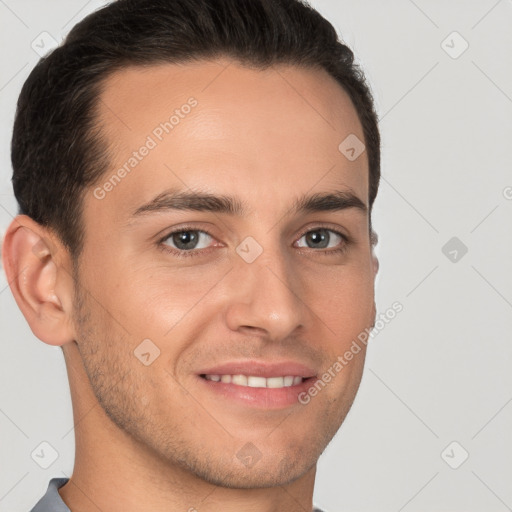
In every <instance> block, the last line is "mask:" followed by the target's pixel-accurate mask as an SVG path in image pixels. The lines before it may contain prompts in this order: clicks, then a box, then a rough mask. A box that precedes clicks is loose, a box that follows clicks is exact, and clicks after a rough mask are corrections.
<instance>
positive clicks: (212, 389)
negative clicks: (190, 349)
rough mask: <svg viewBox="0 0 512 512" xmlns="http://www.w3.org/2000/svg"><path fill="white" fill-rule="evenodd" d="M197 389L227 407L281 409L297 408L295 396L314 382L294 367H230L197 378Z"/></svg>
mask: <svg viewBox="0 0 512 512" xmlns="http://www.w3.org/2000/svg"><path fill="white" fill-rule="evenodd" d="M197 376H198V378H199V380H200V382H201V383H202V384H201V386H203V388H204V389H205V390H207V391H208V392H209V393H211V396H213V397H214V398H216V399H220V400H223V401H228V402H229V403H230V405H236V404H238V405H240V406H242V407H253V408H259V409H282V408H286V407H290V406H293V405H297V404H299V403H300V402H299V395H300V394H301V393H303V392H305V391H306V390H307V389H308V388H309V387H311V386H312V385H313V384H314V382H315V381H316V380H317V377H316V375H315V372H314V371H313V370H312V369H311V368H309V367H307V366H304V365H301V364H296V363H291V362H288V363H281V364H264V363H261V362H244V363H240V362H238V363H232V364H225V365H222V366H217V367H214V368H209V369H205V370H204V371H202V372H201V373H199V374H197Z"/></svg>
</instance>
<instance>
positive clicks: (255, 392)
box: [198, 376, 315, 409]
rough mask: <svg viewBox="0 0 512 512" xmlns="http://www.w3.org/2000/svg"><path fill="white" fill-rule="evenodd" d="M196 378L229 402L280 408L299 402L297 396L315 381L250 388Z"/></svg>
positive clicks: (311, 378)
mask: <svg viewBox="0 0 512 512" xmlns="http://www.w3.org/2000/svg"><path fill="white" fill-rule="evenodd" d="M198 379H199V380H200V381H201V382H202V383H203V384H204V385H205V386H206V388H207V389H209V390H210V391H211V392H212V393H215V394H216V395H217V396H221V397H223V398H225V399H226V400H229V401H230V402H238V403H240V404H242V405H245V406H249V407H256V408H260V409H282V408H283V407H289V406H291V405H294V404H300V402H299V399H298V396H299V395H300V394H301V393H303V392H305V391H307V390H308V389H309V388H310V387H311V386H312V384H313V383H314V381H315V378H314V377H310V378H308V379H306V380H304V381H303V382H301V383H300V384H296V385H295V386H287V387H283V388H251V387H249V386H239V385H237V384H231V383H230V384H227V383H225V382H215V381H213V380H208V379H205V378H204V377H200V376H198Z"/></svg>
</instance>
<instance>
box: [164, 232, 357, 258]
mask: <svg viewBox="0 0 512 512" xmlns="http://www.w3.org/2000/svg"><path fill="white" fill-rule="evenodd" d="M322 229H325V230H326V231H330V232H331V233H334V234H336V235H338V236H339V237H341V239H342V244H341V247H339V248H338V249H329V250H316V249H312V248H309V249H311V250H313V251H314V252H318V253H320V254H322V255H323V256H333V255H335V254H343V253H344V252H346V250H347V249H348V246H349V245H351V244H352V239H351V238H350V237H348V236H347V235H344V234H343V233H340V232H339V231H336V230H335V229H331V228H328V227H327V226H317V227H315V228H312V229H311V228H310V229H307V230H306V231H304V232H302V233H301V235H300V236H299V238H298V240H300V239H301V238H302V237H303V236H304V235H307V234H308V233H311V232H313V231H320V230H322ZM188 231H197V232H198V233H204V234H206V235H208V236H209V237H211V238H213V239H215V237H214V236H213V235H211V234H210V233H209V232H208V231H206V230H204V229H198V228H197V227H192V226H184V227H180V228H179V229H177V230H175V231H171V232H170V233H168V234H167V235H165V236H164V237H163V238H161V239H160V240H159V241H158V248H159V249H160V250H161V251H163V252H165V253H167V254H172V255H173V256H177V257H178V258H190V257H193V256H201V255H203V254H204V253H205V252H208V251H210V250H211V249H212V248H211V247H209V248H207V249H190V250H188V251H185V250H179V249H173V248H172V247H169V246H168V245H166V244H164V242H165V241H166V240H168V239H169V238H170V237H171V236H173V235H175V234H177V233H186V232H188ZM299 249H307V247H299Z"/></svg>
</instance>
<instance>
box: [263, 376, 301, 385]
mask: <svg viewBox="0 0 512 512" xmlns="http://www.w3.org/2000/svg"><path fill="white" fill-rule="evenodd" d="M299 378H300V377H299ZM300 380H301V381H302V379H300ZM282 387H284V377H269V378H268V379H267V388H282Z"/></svg>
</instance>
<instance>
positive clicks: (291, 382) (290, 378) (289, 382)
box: [284, 375, 293, 386]
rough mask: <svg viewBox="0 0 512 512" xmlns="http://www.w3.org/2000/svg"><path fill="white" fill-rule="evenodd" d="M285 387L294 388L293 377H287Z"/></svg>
mask: <svg viewBox="0 0 512 512" xmlns="http://www.w3.org/2000/svg"><path fill="white" fill-rule="evenodd" d="M284 385H285V386H292V385H293V377H292V376H291V375H287V376H286V377H285V378H284Z"/></svg>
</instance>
